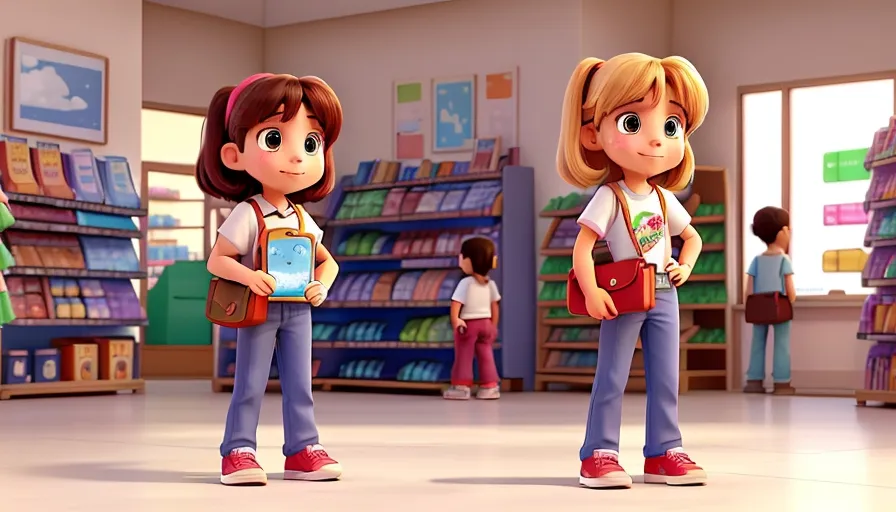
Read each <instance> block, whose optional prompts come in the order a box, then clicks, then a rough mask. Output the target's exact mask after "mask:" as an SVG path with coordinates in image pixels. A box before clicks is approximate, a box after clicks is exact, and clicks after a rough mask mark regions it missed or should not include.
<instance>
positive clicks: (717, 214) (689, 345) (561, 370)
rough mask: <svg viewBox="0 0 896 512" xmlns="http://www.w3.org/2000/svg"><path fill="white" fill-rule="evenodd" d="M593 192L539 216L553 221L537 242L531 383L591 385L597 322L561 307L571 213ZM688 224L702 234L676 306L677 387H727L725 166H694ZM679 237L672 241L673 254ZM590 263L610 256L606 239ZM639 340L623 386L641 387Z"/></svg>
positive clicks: (573, 228) (573, 229)
mask: <svg viewBox="0 0 896 512" xmlns="http://www.w3.org/2000/svg"><path fill="white" fill-rule="evenodd" d="M592 195H593V194H592V193H591V192H586V193H584V194H578V193H573V194H570V195H568V196H566V197H563V198H556V199H554V200H552V203H551V204H549V205H547V207H546V208H545V210H543V211H542V212H541V214H540V216H541V217H544V218H550V219H552V221H551V225H550V227H549V228H548V232H547V234H546V235H545V239H544V240H543V242H542V246H541V255H542V256H544V257H545V261H544V263H543V264H542V267H541V271H540V272H539V274H538V280H539V281H541V282H542V283H543V284H542V288H541V291H540V293H539V300H538V310H539V312H538V317H537V318H538V329H537V343H538V347H537V354H536V361H537V374H536V389H538V390H540V391H547V390H549V389H551V388H550V385H551V384H561V385H566V386H574V387H579V386H590V385H591V384H592V383H593V381H594V371H595V366H596V363H597V351H598V348H599V339H598V335H599V328H600V321H598V320H595V319H593V318H589V317H578V316H572V315H570V314H569V312H568V311H567V309H566V300H565V298H566V279H567V275H568V273H569V270H570V269H571V268H572V247H573V245H574V243H575V238H576V235H577V234H578V226H577V225H576V218H578V216H579V215H580V214H581V213H582V209H583V208H584V205H585V204H586V203H587V201H588V200H589V199H590V198H591V196H592ZM684 204H685V208H687V209H688V211H689V212H690V213H691V215H692V221H691V223H692V225H693V226H694V227H695V228H696V229H697V230H698V231H699V232H700V233H701V235H702V237H703V242H704V245H703V253H702V254H701V256H700V259H699V260H698V263H697V265H696V267H695V269H694V272H693V274H692V275H691V278H690V280H689V281H688V283H685V285H684V286H682V287H681V289H679V291H678V292H679V301H680V310H681V329H682V331H681V338H680V341H681V378H680V391H681V392H682V393H685V392H687V391H689V390H692V389H729V388H730V386H731V385H732V384H731V383H730V382H729V380H730V377H731V376H730V372H729V371H728V369H729V368H731V358H732V357H733V353H732V350H731V345H730V342H729V336H728V333H729V332H730V308H729V306H728V297H727V287H728V285H727V272H726V269H725V250H726V244H725V233H726V232H727V227H726V222H727V218H728V216H727V215H726V213H727V210H728V208H727V180H726V173H725V170H724V169H721V168H716V167H704V166H698V167H697V168H696V170H695V178H694V185H693V188H692V195H691V197H690V199H689V200H687V201H685V203H684ZM680 246H681V240H680V239H679V238H678V237H676V238H675V239H673V256H675V257H677V255H678V250H679V248H680ZM594 258H595V262H596V263H600V262H601V261H610V259H609V258H610V257H609V253H608V251H607V249H606V246H605V244H604V243H602V242H600V243H598V245H597V246H596V247H595V251H594ZM640 349H641V345H640V341H639V342H638V344H637V346H636V351H635V355H634V357H633V360H632V367H631V371H630V373H629V381H628V385H627V386H626V390H628V391H643V390H644V389H645V387H646V382H645V377H644V359H643V354H642V353H641V350H640Z"/></svg>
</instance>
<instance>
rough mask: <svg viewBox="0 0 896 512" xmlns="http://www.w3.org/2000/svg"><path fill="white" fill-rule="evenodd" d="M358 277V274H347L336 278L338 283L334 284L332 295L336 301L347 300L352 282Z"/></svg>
mask: <svg viewBox="0 0 896 512" xmlns="http://www.w3.org/2000/svg"><path fill="white" fill-rule="evenodd" d="M357 277H358V274H348V275H345V276H340V277H339V278H338V279H336V285H335V286H333V293H332V295H331V296H330V298H331V299H333V300H334V301H339V302H342V301H344V300H345V296H346V294H347V293H348V290H349V288H350V287H351V285H352V282H353V281H354V280H355V279H356V278H357Z"/></svg>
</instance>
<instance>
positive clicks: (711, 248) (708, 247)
mask: <svg viewBox="0 0 896 512" xmlns="http://www.w3.org/2000/svg"><path fill="white" fill-rule="evenodd" d="M724 250H725V244H724V243H721V244H705V245H704V246H703V252H721V251H724Z"/></svg>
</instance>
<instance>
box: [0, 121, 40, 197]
mask: <svg viewBox="0 0 896 512" xmlns="http://www.w3.org/2000/svg"><path fill="white" fill-rule="evenodd" d="M0 175H2V181H3V190H5V191H6V192H15V193H18V194H30V195H42V194H43V190H42V189H41V187H40V184H39V183H38V182H37V180H35V179H34V173H33V172H32V170H31V151H30V149H29V148H28V140H27V139H22V138H19V137H12V136H9V135H2V136H0Z"/></svg>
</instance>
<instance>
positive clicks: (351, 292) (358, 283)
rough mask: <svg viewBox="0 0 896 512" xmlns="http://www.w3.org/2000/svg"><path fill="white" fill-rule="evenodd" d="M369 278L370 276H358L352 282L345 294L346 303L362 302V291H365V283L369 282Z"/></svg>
mask: <svg viewBox="0 0 896 512" xmlns="http://www.w3.org/2000/svg"><path fill="white" fill-rule="evenodd" d="M368 277H370V274H367V273H362V274H358V277H356V278H355V279H353V280H352V284H351V286H350V287H349V288H348V291H347V292H346V293H345V298H344V299H343V300H344V301H345V302H357V301H359V300H361V290H363V289H364V283H365V282H366V281H367V278H368Z"/></svg>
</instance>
